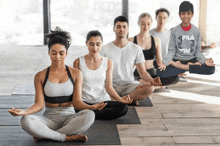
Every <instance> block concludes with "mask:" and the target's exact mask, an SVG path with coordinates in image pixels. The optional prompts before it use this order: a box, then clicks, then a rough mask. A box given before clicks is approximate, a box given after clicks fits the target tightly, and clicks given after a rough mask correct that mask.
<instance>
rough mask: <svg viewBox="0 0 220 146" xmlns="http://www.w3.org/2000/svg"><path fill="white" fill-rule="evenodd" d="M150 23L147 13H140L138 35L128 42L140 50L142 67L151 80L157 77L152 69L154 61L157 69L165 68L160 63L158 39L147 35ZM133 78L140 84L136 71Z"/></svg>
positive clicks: (149, 16)
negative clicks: (142, 60) (141, 51)
mask: <svg viewBox="0 0 220 146" xmlns="http://www.w3.org/2000/svg"><path fill="white" fill-rule="evenodd" d="M151 23H152V17H151V15H150V14H149V13H142V14H141V15H140V16H139V18H138V25H139V27H140V33H139V34H138V35H136V36H134V37H131V38H129V39H128V40H129V41H131V42H133V43H135V44H137V45H139V46H140V47H141V48H142V50H143V54H144V58H145V62H144V66H145V68H146V71H147V72H148V73H149V74H150V75H151V77H152V78H155V77H157V74H156V69H155V68H154V60H155V59H156V62H155V63H156V64H157V66H159V67H158V68H161V69H162V70H163V69H164V68H166V66H165V65H164V64H163V62H162V56H161V48H160V39H159V38H158V37H153V36H151V35H150V34H149V31H150V27H151ZM134 76H135V78H136V80H139V81H140V82H142V79H141V77H140V75H139V73H138V70H137V69H136V70H135V71H134ZM157 87H161V86H157Z"/></svg>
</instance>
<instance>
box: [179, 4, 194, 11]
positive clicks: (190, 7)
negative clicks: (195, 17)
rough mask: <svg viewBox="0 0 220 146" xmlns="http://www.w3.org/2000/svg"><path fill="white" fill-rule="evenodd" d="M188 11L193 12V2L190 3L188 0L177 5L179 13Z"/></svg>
mask: <svg viewBox="0 0 220 146" xmlns="http://www.w3.org/2000/svg"><path fill="white" fill-rule="evenodd" d="M189 11H191V12H192V13H194V11H193V4H192V3H190V2H189V1H183V2H182V3H181V4H180V7H179V13H181V12H189Z"/></svg>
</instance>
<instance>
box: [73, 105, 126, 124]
mask: <svg viewBox="0 0 220 146" xmlns="http://www.w3.org/2000/svg"><path fill="white" fill-rule="evenodd" d="M85 103H86V102H85ZM104 103H107V105H106V106H105V107H104V108H103V109H102V110H100V111H99V110H93V111H94V112H95V119H96V120H113V119H117V118H120V117H122V116H124V115H125V114H126V113H127V112H128V106H127V105H126V104H123V103H121V102H118V101H104ZM86 104H89V105H93V104H90V103H86ZM75 111H76V112H79V111H80V110H76V109H75Z"/></svg>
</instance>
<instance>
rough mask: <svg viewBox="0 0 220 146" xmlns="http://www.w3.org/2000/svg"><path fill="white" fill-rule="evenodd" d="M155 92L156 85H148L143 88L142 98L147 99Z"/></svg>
mask: <svg viewBox="0 0 220 146" xmlns="http://www.w3.org/2000/svg"><path fill="white" fill-rule="evenodd" d="M153 92H154V86H152V85H151V86H149V85H147V86H145V87H143V88H142V90H141V94H142V96H141V97H140V100H144V99H146V98H147V97H148V96H149V95H150V94H152V93H153Z"/></svg>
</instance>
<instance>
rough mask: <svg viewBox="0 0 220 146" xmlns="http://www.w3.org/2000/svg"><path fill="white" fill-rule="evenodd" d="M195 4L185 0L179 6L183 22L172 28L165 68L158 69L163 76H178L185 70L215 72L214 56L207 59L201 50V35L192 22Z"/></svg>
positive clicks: (198, 72)
mask: <svg viewBox="0 0 220 146" xmlns="http://www.w3.org/2000/svg"><path fill="white" fill-rule="evenodd" d="M193 14H194V12H193V5H192V4H191V3H190V2H188V1H184V2H182V3H181V4H180V7H179V17H180V19H181V20H182V23H181V24H179V25H177V26H176V27H174V28H173V29H172V30H171V37H170V42H169V49H168V53H167V56H166V57H165V59H164V60H163V62H164V63H165V65H166V66H167V67H166V69H165V70H163V71H161V70H159V69H158V70H157V75H158V76H159V77H161V78H166V77H171V76H176V75H178V74H180V73H184V72H185V71H189V73H196V74H206V75H210V74H213V73H214V72H215V64H214V61H213V60H212V58H209V59H206V58H205V57H204V55H203V54H202V53H201V52H200V50H201V35H200V31H199V29H198V28H197V27H196V26H194V25H193V24H191V23H190V21H191V18H192V17H193Z"/></svg>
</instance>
